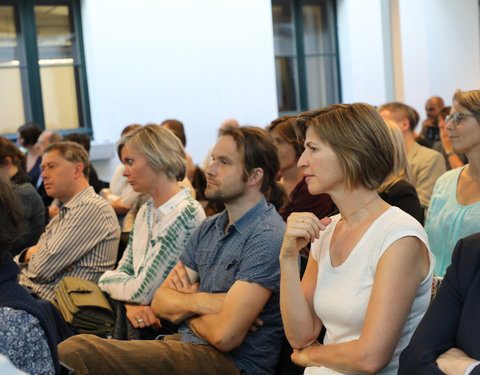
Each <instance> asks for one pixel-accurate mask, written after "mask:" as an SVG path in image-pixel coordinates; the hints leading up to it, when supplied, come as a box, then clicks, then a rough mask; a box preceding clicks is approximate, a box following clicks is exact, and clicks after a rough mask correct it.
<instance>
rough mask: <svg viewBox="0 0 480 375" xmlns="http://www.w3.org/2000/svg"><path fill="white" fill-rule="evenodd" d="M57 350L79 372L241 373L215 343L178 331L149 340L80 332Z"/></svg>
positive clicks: (156, 373) (79, 374) (143, 374)
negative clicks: (183, 335)
mask: <svg viewBox="0 0 480 375" xmlns="http://www.w3.org/2000/svg"><path fill="white" fill-rule="evenodd" d="M58 354H59V357H60V360H61V361H63V362H64V363H65V364H67V365H68V366H70V367H72V368H73V369H74V370H75V374H76V375H86V374H102V375H108V374H112V375H113V374H115V375H118V374H128V375H130V374H141V375H148V374H152V375H153V374H155V375H158V374H168V375H174V374H182V375H183V374H185V375H190V374H191V375H203V374H205V375H207V374H208V375H210V374H219V375H220V374H225V375H240V372H239V371H238V368H237V367H236V366H235V364H234V363H233V361H232V360H231V359H230V358H229V357H228V356H227V355H225V354H224V353H222V352H220V351H218V350H217V349H215V348H214V347H213V346H206V345H197V344H192V343H187V342H182V341H180V335H179V334H175V335H171V336H167V337H166V338H165V339H164V340H148V341H145V340H133V341H120V340H112V339H110V340H109V339H102V338H99V337H97V336H93V335H78V336H74V337H71V338H69V339H68V340H65V341H64V342H62V343H61V344H60V345H59V346H58Z"/></svg>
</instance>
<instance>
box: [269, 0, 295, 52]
mask: <svg viewBox="0 0 480 375" xmlns="http://www.w3.org/2000/svg"><path fill="white" fill-rule="evenodd" d="M272 16H273V35H274V42H275V55H276V56H278V55H295V54H296V53H297V51H296V48H295V25H294V17H293V9H292V5H291V2H290V1H285V0H274V1H273V4H272Z"/></svg>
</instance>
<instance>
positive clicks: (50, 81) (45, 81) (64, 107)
mask: <svg viewBox="0 0 480 375" xmlns="http://www.w3.org/2000/svg"><path fill="white" fill-rule="evenodd" d="M40 80H41V82H42V98H43V111H44V116H45V128H46V129H48V130H60V129H75V128H78V127H79V123H78V107H77V95H76V89H75V87H76V86H75V72H74V67H73V66H72V65H71V64H69V65H52V66H48V65H47V66H41V67H40Z"/></svg>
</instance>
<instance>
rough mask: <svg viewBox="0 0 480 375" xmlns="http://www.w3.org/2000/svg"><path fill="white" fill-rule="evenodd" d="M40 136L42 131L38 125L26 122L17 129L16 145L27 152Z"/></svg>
mask: <svg viewBox="0 0 480 375" xmlns="http://www.w3.org/2000/svg"><path fill="white" fill-rule="evenodd" d="M40 134H42V129H41V128H40V126H38V124H36V123H35V122H27V123H25V124H23V125H22V126H20V127H19V128H18V144H19V145H20V146H21V147H24V148H26V149H27V150H28V149H30V148H31V147H33V146H34V145H35V144H36V143H37V141H38V137H39V136H40Z"/></svg>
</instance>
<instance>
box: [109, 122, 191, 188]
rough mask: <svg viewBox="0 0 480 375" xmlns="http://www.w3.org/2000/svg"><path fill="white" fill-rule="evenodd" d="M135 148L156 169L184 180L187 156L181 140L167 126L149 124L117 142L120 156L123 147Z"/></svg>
mask: <svg viewBox="0 0 480 375" xmlns="http://www.w3.org/2000/svg"><path fill="white" fill-rule="evenodd" d="M125 145H128V147H132V148H134V149H135V150H136V151H138V152H140V153H141V154H143V156H145V158H146V159H147V162H148V164H149V165H150V166H151V167H152V168H153V169H154V170H156V171H163V172H165V173H166V174H167V176H168V177H169V178H171V179H175V180H177V181H182V180H183V179H184V178H185V173H186V170H187V157H186V155H185V150H184V148H183V146H182V143H181V142H180V140H179V139H178V138H177V137H176V136H175V135H174V134H173V133H172V132H171V131H170V130H168V129H167V128H166V127H163V126H160V125H156V124H149V125H145V126H142V127H140V128H137V129H135V130H133V131H131V132H130V133H128V134H126V135H125V136H124V137H122V138H121V139H120V140H119V141H118V143H117V154H118V157H119V158H120V159H121V158H122V155H121V154H122V148H123V146H125Z"/></svg>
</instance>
